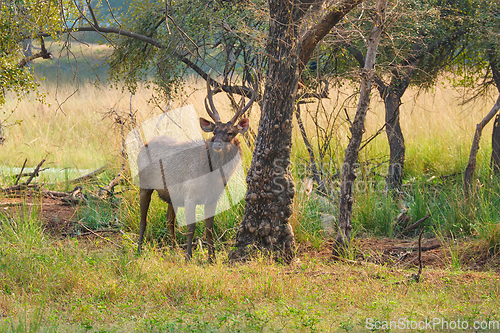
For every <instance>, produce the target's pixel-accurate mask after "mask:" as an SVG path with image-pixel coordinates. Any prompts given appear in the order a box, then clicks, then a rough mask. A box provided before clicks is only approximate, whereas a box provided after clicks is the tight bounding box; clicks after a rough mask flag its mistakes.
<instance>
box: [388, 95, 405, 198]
mask: <svg viewBox="0 0 500 333" xmlns="http://www.w3.org/2000/svg"><path fill="white" fill-rule="evenodd" d="M401 95H402V94H401ZM401 95H400V94H398V93H397V92H393V91H392V90H391V89H388V93H387V95H386V96H384V104H385V124H386V134H387V140H388V141H389V151H390V152H389V170H388V172H387V180H386V187H387V189H389V190H395V189H399V188H401V184H402V183H403V170H404V163H405V150H406V149H405V140H404V136H403V132H402V131H401V125H400V122H399V115H400V114H399V106H400V105H401V97H400V96H401Z"/></svg>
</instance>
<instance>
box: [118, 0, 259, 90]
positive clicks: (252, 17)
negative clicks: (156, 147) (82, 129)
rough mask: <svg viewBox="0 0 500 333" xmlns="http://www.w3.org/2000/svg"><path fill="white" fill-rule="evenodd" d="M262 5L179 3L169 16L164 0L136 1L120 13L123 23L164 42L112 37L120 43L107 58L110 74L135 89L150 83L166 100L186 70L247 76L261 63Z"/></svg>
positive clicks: (213, 2)
mask: <svg viewBox="0 0 500 333" xmlns="http://www.w3.org/2000/svg"><path fill="white" fill-rule="evenodd" d="M262 7H264V6H263V3H259V2H258V1H257V2H255V3H254V2H250V1H245V2H240V3H237V4H236V3H231V2H219V1H212V2H205V1H179V2H177V3H176V4H175V6H171V7H169V12H168V18H167V17H166V13H165V4H164V1H156V2H151V1H134V2H133V3H132V4H131V6H130V7H129V10H128V12H127V14H126V15H123V16H122V27H123V28H124V29H127V30H129V31H134V32H135V33H138V34H141V35H144V36H148V37H150V38H153V39H154V40H155V41H157V42H158V43H159V44H160V45H159V46H153V45H148V44H146V43H144V42H143V41H139V40H134V39H130V38H126V37H117V36H115V37H113V38H111V39H110V40H111V41H112V43H113V44H116V49H115V52H114V53H113V55H112V57H111V58H110V59H109V65H110V72H111V77H112V79H113V80H114V81H115V82H120V80H124V81H125V83H126V85H127V87H128V89H130V90H131V91H135V90H136V87H137V82H139V81H147V82H148V83H151V84H153V86H154V87H156V88H157V90H158V92H160V93H161V95H162V97H165V98H169V97H171V96H172V95H174V94H176V93H178V92H179V87H180V86H181V83H182V82H183V80H184V78H185V77H186V74H188V73H189V71H187V70H186V68H187V69H196V68H201V69H203V70H204V69H206V68H207V67H208V68H215V69H217V70H219V71H221V72H222V74H223V76H224V78H225V79H226V80H227V79H228V76H229V80H236V78H232V75H233V74H238V75H241V74H243V71H246V72H247V74H248V71H249V69H250V68H251V67H255V66H257V65H259V64H258V63H257V62H256V61H257V60H256V59H258V58H257V54H258V53H259V52H262V44H263V40H264V38H265V31H266V28H267V27H266V23H265V16H264V15H265V12H263V9H262ZM242 62H243V63H242ZM182 63H184V64H183V65H187V67H184V66H182V65H181V64H182ZM191 64H192V65H191ZM257 70H258V69H257ZM233 71H235V73H233ZM198 74H199V73H198Z"/></svg>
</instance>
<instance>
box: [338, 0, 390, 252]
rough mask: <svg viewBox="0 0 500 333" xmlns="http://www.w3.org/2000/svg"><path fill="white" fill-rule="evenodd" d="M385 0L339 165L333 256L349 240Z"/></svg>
mask: <svg viewBox="0 0 500 333" xmlns="http://www.w3.org/2000/svg"><path fill="white" fill-rule="evenodd" d="M386 6H387V0H379V1H378V3H377V12H378V15H377V18H376V20H375V22H374V23H373V28H372V30H371V32H370V38H369V40H368V48H367V52H366V60H365V65H364V68H363V71H362V73H361V91H360V94H359V102H358V108H357V110H356V115H355V116H354V121H353V123H352V127H351V128H350V130H351V139H350V140H349V144H348V145H347V148H346V150H345V157H344V165H343V167H342V184H341V185H340V203H339V230H338V234H337V238H336V239H335V244H334V246H333V251H332V254H333V255H341V254H342V252H343V250H345V249H346V248H347V247H348V246H349V244H350V241H351V230H352V223H351V215H352V204H353V202H354V195H353V185H354V181H355V180H356V173H355V165H356V163H357V161H358V155H359V147H360V145H361V140H362V138H363V133H364V132H365V119H366V113H367V111H368V107H369V105H370V92H371V88H372V79H373V75H374V70H373V68H374V66H375V58H376V54H377V48H378V44H379V42H380V38H381V34H382V31H383V26H384V21H385V8H386Z"/></svg>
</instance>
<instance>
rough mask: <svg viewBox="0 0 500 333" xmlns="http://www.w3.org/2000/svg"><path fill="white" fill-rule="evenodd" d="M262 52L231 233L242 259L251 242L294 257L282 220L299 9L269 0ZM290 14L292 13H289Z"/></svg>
mask: <svg viewBox="0 0 500 333" xmlns="http://www.w3.org/2000/svg"><path fill="white" fill-rule="evenodd" d="M269 7H270V15H271V19H270V26H269V37H268V38H269V40H268V44H267V52H268V54H269V58H270V61H269V68H268V72H267V78H266V87H265V91H264V96H263V99H264V101H263V108H262V112H261V117H260V123H259V131H258V134H257V139H256V141H255V150H254V153H253V158H252V164H251V166H250V169H249V170H248V174H247V186H248V187H247V193H246V197H245V200H246V205H245V215H244V217H243V220H242V222H241V224H240V226H239V229H238V233H237V235H236V249H235V250H234V251H233V252H232V253H231V254H230V258H231V259H236V260H242V259H245V258H246V257H247V256H248V255H249V254H251V253H252V252H253V251H252V250H253V249H252V247H255V248H257V249H259V250H263V251H265V252H269V253H271V252H272V253H275V254H276V255H277V256H278V257H281V258H283V259H284V260H285V261H290V260H291V259H293V257H294V252H295V241H294V237H293V231H292V227H291V226H290V224H289V223H288V222H289V220H290V216H291V215H292V203H293V196H294V193H295V191H294V183H293V179H292V175H291V173H290V170H289V165H290V150H291V146H292V117H293V102H294V100H295V99H294V96H295V93H296V90H297V84H298V82H299V74H300V73H299V66H298V62H299V61H298V56H297V53H296V52H295V50H296V43H297V34H298V27H297V22H298V19H300V15H302V13H301V12H298V13H297V11H298V9H297V8H293V6H292V5H291V4H290V3H286V4H285V5H284V4H280V3H279V2H278V1H270V3H269ZM290 16H292V17H291V18H290Z"/></svg>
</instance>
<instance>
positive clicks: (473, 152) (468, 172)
mask: <svg viewBox="0 0 500 333" xmlns="http://www.w3.org/2000/svg"><path fill="white" fill-rule="evenodd" d="M499 109H500V95H499V96H498V98H497V101H496V103H495V105H494V106H493V108H492V109H491V111H490V112H489V113H488V114H487V115H486V117H484V118H483V120H481V122H480V123H479V124H477V126H476V132H475V133H474V139H472V147H471V149H470V154H469V162H468V163H467V167H466V168H465V175H464V188H465V192H466V193H469V190H470V188H471V183H472V177H473V176H474V171H475V169H476V156H477V152H478V151H479V141H480V140H481V134H482V132H483V128H484V126H486V124H488V123H489V121H490V120H491V119H492V118H493V117H494V116H495V114H496V113H497V112H498V110H499Z"/></svg>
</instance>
